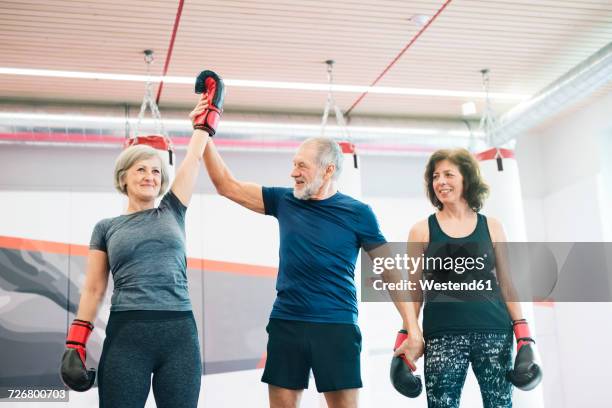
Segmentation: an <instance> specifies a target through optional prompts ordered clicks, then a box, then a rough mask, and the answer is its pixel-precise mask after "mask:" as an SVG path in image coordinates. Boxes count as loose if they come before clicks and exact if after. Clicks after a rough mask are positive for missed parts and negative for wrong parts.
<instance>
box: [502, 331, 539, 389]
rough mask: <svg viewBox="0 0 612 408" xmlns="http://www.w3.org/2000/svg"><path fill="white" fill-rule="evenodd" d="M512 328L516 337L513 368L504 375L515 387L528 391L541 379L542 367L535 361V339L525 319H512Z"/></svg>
mask: <svg viewBox="0 0 612 408" xmlns="http://www.w3.org/2000/svg"><path fill="white" fill-rule="evenodd" d="M512 329H513V330H514V337H515V338H516V357H515V359H514V368H513V369H512V370H510V371H508V374H507V375H506V377H507V379H508V381H510V382H511V383H512V384H513V385H514V386H516V387H517V388H519V389H521V390H523V391H529V390H532V389H534V388H535V387H536V386H537V385H538V384H539V383H540V381H542V369H541V368H540V366H539V365H538V364H537V363H536V361H535V349H534V345H535V341H534V340H533V338H532V337H531V334H530V332H529V325H528V324H527V320H525V319H520V320H515V321H513V322H512Z"/></svg>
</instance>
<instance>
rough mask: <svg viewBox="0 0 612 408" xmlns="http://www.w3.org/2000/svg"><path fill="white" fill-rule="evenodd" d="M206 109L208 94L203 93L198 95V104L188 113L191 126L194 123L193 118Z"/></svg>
mask: <svg viewBox="0 0 612 408" xmlns="http://www.w3.org/2000/svg"><path fill="white" fill-rule="evenodd" d="M206 109H208V94H207V93H204V94H202V96H201V97H200V100H199V101H198V104H197V105H196V106H195V108H193V110H192V111H191V113H190V114H189V119H190V120H191V126H192V127H193V126H194V124H195V119H196V118H197V117H198V116H200V115H201V114H202V113H203V112H204V111H205V110H206Z"/></svg>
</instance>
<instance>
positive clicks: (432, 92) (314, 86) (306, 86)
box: [0, 67, 529, 101]
mask: <svg viewBox="0 0 612 408" xmlns="http://www.w3.org/2000/svg"><path fill="white" fill-rule="evenodd" d="M0 75H25V76H39V77H47V78H70V79H98V80H106V81H136V82H147V80H148V79H150V80H151V82H161V81H162V79H163V81H164V83H166V84H189V85H192V84H193V78H192V77H179V76H166V77H161V76H152V77H150V78H149V77H148V76H147V75H132V74H108V73H103V72H80V71H57V70H47V69H29V68H9V67H0ZM224 82H225V85H227V86H228V87H246V88H264V89H291V90H303V91H322V92H329V88H330V87H329V84H319V83H311V82H280V81H254V80H246V79H226V80H224ZM332 90H333V91H334V92H347V93H363V92H366V91H367V92H369V93H378V94H387V95H412V96H439V97H456V98H480V99H485V98H486V93H485V92H472V91H454V90H448V89H421V88H401V87H386V86H374V87H368V86H360V85H337V84H334V85H332ZM489 98H491V99H495V100H503V101H523V100H525V99H527V98H529V95H525V94H515V93H500V92H498V93H489Z"/></svg>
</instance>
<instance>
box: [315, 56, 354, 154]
mask: <svg viewBox="0 0 612 408" xmlns="http://www.w3.org/2000/svg"><path fill="white" fill-rule="evenodd" d="M325 63H326V64H327V82H328V84H329V90H328V92H327V102H326V103H325V110H324V111H323V118H322V119H321V136H325V126H326V125H327V119H328V117H329V111H330V109H332V108H333V110H334V114H335V115H336V122H337V123H338V127H340V131H341V132H342V136H343V138H344V139H345V140H346V141H347V142H350V141H351V135H350V134H349V132H348V129H347V127H346V121H345V120H344V115H343V114H342V111H341V110H340V108H339V107H338V105H337V104H336V100H335V99H334V94H333V83H334V76H333V68H334V60H327V61H325Z"/></svg>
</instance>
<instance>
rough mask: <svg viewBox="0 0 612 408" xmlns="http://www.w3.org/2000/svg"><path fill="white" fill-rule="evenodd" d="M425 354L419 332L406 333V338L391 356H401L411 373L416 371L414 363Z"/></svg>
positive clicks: (421, 336)
mask: <svg viewBox="0 0 612 408" xmlns="http://www.w3.org/2000/svg"><path fill="white" fill-rule="evenodd" d="M424 353H425V343H424V342H423V335H422V334H421V331H420V330H418V331H413V332H412V333H408V337H407V338H406V340H404V342H403V343H402V344H401V345H400V346H399V347H398V348H397V349H396V350H395V351H394V352H393V356H402V355H403V357H404V360H405V361H406V363H408V365H409V366H410V369H411V370H412V371H416V362H417V360H418V359H419V358H421V357H422V356H423V354H424Z"/></svg>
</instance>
